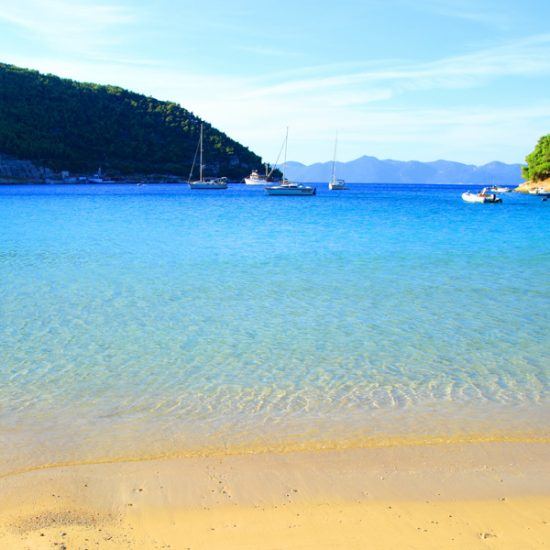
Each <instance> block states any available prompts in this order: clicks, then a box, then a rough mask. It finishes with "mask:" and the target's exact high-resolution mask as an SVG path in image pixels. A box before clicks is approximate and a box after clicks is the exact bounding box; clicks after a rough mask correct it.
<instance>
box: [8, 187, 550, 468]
mask: <svg viewBox="0 0 550 550" xmlns="http://www.w3.org/2000/svg"><path fill="white" fill-rule="evenodd" d="M473 189H475V187H473ZM465 190H467V187H465V186H459V185H389V184H384V185H382V184H352V185H350V189H349V190H348V191H339V192H334V191H333V192H330V191H328V189H327V186H326V183H324V184H318V185H317V195H316V196H313V197H270V196H267V195H266V194H265V193H264V191H263V189H262V188H261V187H257V188H251V187H247V186H245V185H230V186H229V188H228V189H227V190H222V191H220V190H217V191H199V190H189V189H188V188H187V186H186V185H177V184H156V185H139V186H138V185H129V184H128V185H123V184H118V185H20V186H15V185H14V186H0V285H1V286H0V475H5V474H9V473H13V472H16V471H25V470H30V469H36V468H43V467H47V466H52V465H60V464H79V463H89V462H102V461H116V460H137V459H141V458H152V457H163V456H196V455H212V454H216V453H222V454H223V453H249V452H250V453H251V452H268V451H275V452H284V451H286V450H300V449H325V448H347V447H355V446H379V445H399V444H419V443H425V442H452V441H473V440H476V441H479V440H481V441H485V440H540V439H546V440H548V438H549V437H550V399H549V388H550V383H549V380H550V377H549V374H550V276H549V274H550V239H549V235H550V201H548V202H543V201H541V200H540V198H538V197H534V196H526V195H519V194H515V193H509V194H505V195H503V203H502V204H485V205H483V204H468V203H465V202H463V201H462V200H461V193H462V192H464V191H465Z"/></svg>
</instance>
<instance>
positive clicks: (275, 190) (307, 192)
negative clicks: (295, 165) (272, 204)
mask: <svg viewBox="0 0 550 550" xmlns="http://www.w3.org/2000/svg"><path fill="white" fill-rule="evenodd" d="M265 192H266V193H267V194H268V195H287V196H290V195H294V196H311V195H315V194H316V192H317V191H316V189H315V187H302V188H294V189H283V188H281V187H266V188H265Z"/></svg>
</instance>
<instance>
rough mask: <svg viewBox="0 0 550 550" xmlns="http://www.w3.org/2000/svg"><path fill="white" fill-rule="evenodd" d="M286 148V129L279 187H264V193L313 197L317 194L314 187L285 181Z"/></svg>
mask: <svg viewBox="0 0 550 550" xmlns="http://www.w3.org/2000/svg"><path fill="white" fill-rule="evenodd" d="M287 147H288V128H287V129H286V137H285V161H284V163H283V179H282V181H281V183H280V185H271V186H268V187H265V188H264V189H265V192H266V193H267V194H268V195H315V194H316V193H317V189H316V188H315V187H312V186H310V185H303V184H301V183H294V182H292V181H289V180H287V179H286V177H285V171H286V153H287Z"/></svg>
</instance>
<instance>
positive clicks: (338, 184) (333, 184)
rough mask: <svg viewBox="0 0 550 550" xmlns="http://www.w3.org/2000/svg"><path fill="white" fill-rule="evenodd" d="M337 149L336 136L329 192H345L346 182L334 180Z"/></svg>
mask: <svg viewBox="0 0 550 550" xmlns="http://www.w3.org/2000/svg"><path fill="white" fill-rule="evenodd" d="M337 147H338V134H336V138H335V140H334V156H333V157H332V175H331V178H330V181H329V182H328V188H329V189H330V190H331V191H345V190H346V189H347V187H346V182H345V181H344V180H343V179H337V178H336V149H337Z"/></svg>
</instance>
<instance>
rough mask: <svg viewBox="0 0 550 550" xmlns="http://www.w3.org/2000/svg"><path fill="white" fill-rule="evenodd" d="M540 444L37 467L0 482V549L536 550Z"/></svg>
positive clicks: (546, 472)
mask: <svg viewBox="0 0 550 550" xmlns="http://www.w3.org/2000/svg"><path fill="white" fill-rule="evenodd" d="M549 464H550V445H549V444H548V443H545V442H536V443H535V442H523V443H522V442H515V443H498V442H494V443H471V444H464V443H460V444H438V445H411V446H393V447H382V448H368V449H365V448H363V449H348V450H341V451H315V452H289V453H281V454H268V453H264V454H243V455H235V456H212V457H197V458H180V459H166V460H150V461H137V462H117V463H110V464H87V465H74V466H70V467H56V468H47V469H41V470H37V471H30V472H26V473H21V474H16V475H10V476H6V477H4V478H2V479H1V480H0V501H1V502H2V505H1V507H0V547H2V548H29V549H42V548H66V549H73V548H78V549H85V548H89V549H91V548H143V549H148V548H151V549H153V548H174V549H185V548H191V549H201V548H203V549H206V548H208V549H211V548H224V549H227V548H229V549H231V548H251V549H252V548H262V549H263V548H265V549H277V548H510V549H517V548H522V549H526V548H546V547H548V540H550V528H549V523H548V522H549V521H550V467H549Z"/></svg>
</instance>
